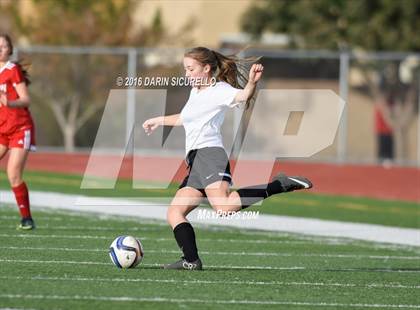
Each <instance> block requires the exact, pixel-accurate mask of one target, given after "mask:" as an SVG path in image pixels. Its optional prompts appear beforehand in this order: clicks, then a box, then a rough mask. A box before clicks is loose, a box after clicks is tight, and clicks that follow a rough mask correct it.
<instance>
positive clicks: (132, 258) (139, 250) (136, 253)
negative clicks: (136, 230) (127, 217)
mask: <svg viewBox="0 0 420 310" xmlns="http://www.w3.org/2000/svg"><path fill="white" fill-rule="evenodd" d="M143 256H144V252H143V246H142V244H141V242H140V240H138V239H136V238H134V237H132V236H119V237H117V238H115V240H114V241H113V242H112V243H111V246H110V247H109V257H111V261H112V262H113V263H114V265H115V266H117V267H118V268H134V267H136V266H137V265H138V264H139V263H140V262H141V260H142V259H143Z"/></svg>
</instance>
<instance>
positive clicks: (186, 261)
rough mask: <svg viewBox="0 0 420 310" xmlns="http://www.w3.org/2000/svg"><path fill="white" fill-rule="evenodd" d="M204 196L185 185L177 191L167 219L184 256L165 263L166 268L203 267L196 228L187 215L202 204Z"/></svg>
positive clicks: (190, 268)
mask: <svg viewBox="0 0 420 310" xmlns="http://www.w3.org/2000/svg"><path fill="white" fill-rule="evenodd" d="M202 198H203V194H202V193H201V192H200V191H199V190H197V189H194V188H191V187H183V188H181V189H179V190H178V191H177V192H176V194H175V197H174V198H173V200H172V202H171V205H170V206H169V208H168V211H167V220H168V223H169V225H171V227H172V229H173V231H174V236H175V239H176V241H177V243H178V246H179V247H180V248H181V250H182V252H183V253H184V256H183V257H182V258H181V259H180V260H179V261H177V262H175V263H172V264H169V265H165V266H164V268H165V269H180V270H182V269H186V270H201V269H202V263H201V260H200V258H199V257H198V250H197V245H196V242H195V233H194V229H193V227H192V226H191V224H190V223H189V222H188V220H187V215H188V214H189V213H190V212H191V211H192V210H194V209H195V208H196V207H197V206H198V205H199V204H200V202H201V200H202Z"/></svg>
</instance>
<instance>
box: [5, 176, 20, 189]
mask: <svg viewBox="0 0 420 310" xmlns="http://www.w3.org/2000/svg"><path fill="white" fill-rule="evenodd" d="M7 177H8V179H9V183H10V185H11V186H12V187H15V186H18V185H20V184H21V183H22V182H23V180H22V177H21V176H20V175H19V174H14V173H9V174H8V175H7Z"/></svg>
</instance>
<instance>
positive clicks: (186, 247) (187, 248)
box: [174, 222, 198, 263]
mask: <svg viewBox="0 0 420 310" xmlns="http://www.w3.org/2000/svg"><path fill="white" fill-rule="evenodd" d="M174 235H175V239H176V242H177V243H178V246H179V247H180V248H181V250H182V252H183V253H184V257H185V259H186V260H187V261H188V262H190V263H191V262H194V261H196V260H197V259H198V250H197V245H196V243H195V233H194V228H193V227H192V226H191V224H190V223H188V222H183V223H181V224H178V225H176V227H175V228H174Z"/></svg>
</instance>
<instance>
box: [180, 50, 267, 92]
mask: <svg viewBox="0 0 420 310" xmlns="http://www.w3.org/2000/svg"><path fill="white" fill-rule="evenodd" d="M184 56H185V57H191V58H193V59H195V60H197V61H198V62H200V63H201V64H203V65H206V64H208V65H210V71H211V74H212V76H214V77H215V78H216V80H217V81H224V82H226V83H228V84H230V85H232V86H233V87H235V88H244V87H245V85H246V84H247V83H248V73H249V69H250V67H251V65H252V64H253V63H255V62H257V61H258V60H259V59H260V58H261V57H247V58H239V57H237V56H236V55H230V56H225V55H223V54H221V53H219V52H216V51H212V50H210V49H208V48H206V47H194V48H192V49H190V50H188V51H187V52H186V53H185V54H184Z"/></svg>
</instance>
